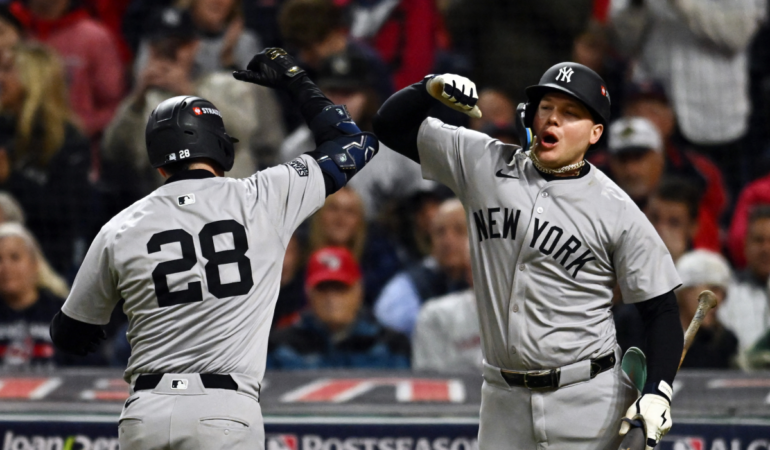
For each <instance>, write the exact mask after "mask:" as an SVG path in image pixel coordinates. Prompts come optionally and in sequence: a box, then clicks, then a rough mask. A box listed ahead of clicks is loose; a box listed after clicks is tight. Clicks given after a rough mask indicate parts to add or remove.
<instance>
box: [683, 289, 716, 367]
mask: <svg viewBox="0 0 770 450" xmlns="http://www.w3.org/2000/svg"><path fill="white" fill-rule="evenodd" d="M715 306H717V296H716V295H714V293H713V292H711V291H709V290H705V291H703V292H701V293H700V295H699V296H698V309H697V311H695V317H693V318H692V320H691V321H690V325H689V326H688V327H687V331H685V332H684V348H683V349H682V357H681V358H680V359H679V367H682V361H684V357H685V355H687V350H689V349H690V346H691V345H692V342H693V340H695V333H697V332H698V329H699V328H700V324H701V323H703V319H705V318H706V314H708V312H709V311H711V309H712V308H714V307H715ZM679 367H677V370H679Z"/></svg>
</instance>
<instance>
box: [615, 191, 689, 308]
mask: <svg viewBox="0 0 770 450" xmlns="http://www.w3.org/2000/svg"><path fill="white" fill-rule="evenodd" d="M628 203H631V202H630V200H629V201H628ZM619 223H620V230H619V231H618V233H617V235H616V236H618V237H617V241H616V247H615V252H614V254H613V263H614V265H615V274H616V276H617V280H618V285H619V286H620V292H621V293H622V295H623V302H624V303H638V302H642V301H645V300H649V299H651V298H655V297H657V296H659V295H662V294H665V293H666V292H669V291H671V290H674V289H676V288H677V287H679V285H681V284H682V282H681V281H680V279H679V274H678V273H677V271H676V266H674V260H673V259H672V258H671V254H669V252H668V249H667V248H666V245H665V244H664V243H663V240H662V239H661V238H660V236H658V232H657V231H655V228H653V226H652V224H651V223H650V221H649V220H647V217H646V216H645V215H644V214H643V213H642V212H641V211H640V210H639V208H638V207H636V205H633V204H630V205H627V206H626V209H625V211H624V212H623V214H622V216H621V217H620V219H619Z"/></svg>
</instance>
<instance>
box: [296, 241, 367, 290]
mask: <svg viewBox="0 0 770 450" xmlns="http://www.w3.org/2000/svg"><path fill="white" fill-rule="evenodd" d="M360 279H361V269H359V268H358V263H357V262H356V259H355V258H354V257H353V254H352V253H350V250H348V249H346V248H344V247H325V248H322V249H320V250H318V251H316V252H315V253H313V254H312V255H310V261H309V262H308V264H307V276H306V278H305V286H306V287H307V288H308V289H312V288H314V287H316V286H317V285H318V284H319V283H322V282H324V281H339V282H341V283H345V284H347V285H352V284H354V283H356V282H357V281H358V280H360Z"/></svg>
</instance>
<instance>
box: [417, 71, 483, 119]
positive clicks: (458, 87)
mask: <svg viewBox="0 0 770 450" xmlns="http://www.w3.org/2000/svg"><path fill="white" fill-rule="evenodd" d="M431 77H432V78H430V79H429V80H428V82H427V83H426V88H427V89H428V93H429V94H430V95H431V96H432V97H434V98H435V99H437V100H438V101H440V102H441V103H443V104H445V105H446V106H448V107H450V108H452V109H454V110H457V111H460V112H461V113H465V114H467V115H469V116H471V117H474V118H476V119H480V118H481V110H480V109H479V107H478V106H476V102H477V101H478V100H479V93H478V91H477V90H476V85H475V84H474V83H473V81H471V80H469V79H467V78H465V77H461V76H459V75H452V74H450V73H445V74H443V75H432V76H431Z"/></svg>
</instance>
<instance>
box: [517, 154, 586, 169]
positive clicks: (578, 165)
mask: <svg viewBox="0 0 770 450" xmlns="http://www.w3.org/2000/svg"><path fill="white" fill-rule="evenodd" d="M527 156H529V159H530V160H532V164H534V165H535V168H536V169H537V170H539V171H541V172H543V173H547V174H549V175H561V174H565V173H568V172H574V171H575V170H578V169H580V168H582V167H583V166H584V165H585V164H586V160H585V159H581V160H580V161H578V162H576V163H574V164H570V165H568V166H564V167H559V168H558V169H549V168H548V167H544V166H543V164H542V163H541V162H540V160H539V159H537V155H535V152H534V150H530V151H528V152H527Z"/></svg>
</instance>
